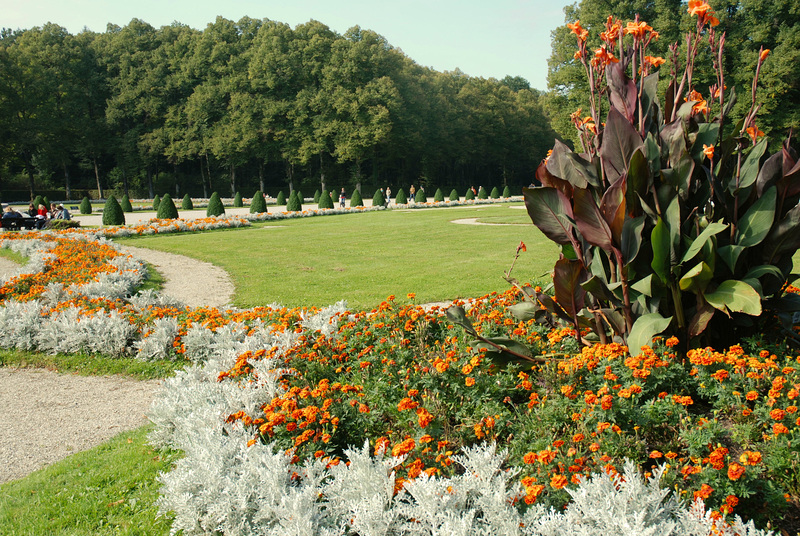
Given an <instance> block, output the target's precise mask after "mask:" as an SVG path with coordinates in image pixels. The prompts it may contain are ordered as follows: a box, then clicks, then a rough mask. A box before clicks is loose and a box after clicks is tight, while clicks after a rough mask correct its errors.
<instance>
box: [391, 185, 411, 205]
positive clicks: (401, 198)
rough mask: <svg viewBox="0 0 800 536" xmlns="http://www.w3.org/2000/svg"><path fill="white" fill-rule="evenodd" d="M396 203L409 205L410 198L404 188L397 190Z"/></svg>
mask: <svg viewBox="0 0 800 536" xmlns="http://www.w3.org/2000/svg"><path fill="white" fill-rule="evenodd" d="M394 202H395V204H396V205H407V204H408V198H407V197H406V193H405V191H403V189H402V188H400V189H399V190H397V195H396V196H394Z"/></svg>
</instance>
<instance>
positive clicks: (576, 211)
mask: <svg viewBox="0 0 800 536" xmlns="http://www.w3.org/2000/svg"><path fill="white" fill-rule="evenodd" d="M573 200H574V203H575V206H574V207H573V209H572V210H573V216H574V220H575V224H576V225H577V226H578V230H579V231H580V232H581V235H583V238H584V239H586V241H587V242H589V243H590V244H592V245H593V246H597V247H599V248H601V249H603V250H605V251H608V252H611V251H612V247H613V245H612V236H611V229H610V228H609V227H608V224H607V223H606V221H605V219H603V215H602V214H601V213H600V208H599V207H598V206H597V203H595V202H594V196H592V192H590V191H589V190H575V192H574V194H573Z"/></svg>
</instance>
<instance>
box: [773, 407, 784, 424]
mask: <svg viewBox="0 0 800 536" xmlns="http://www.w3.org/2000/svg"><path fill="white" fill-rule="evenodd" d="M769 416H770V418H771V419H772V420H774V421H782V420H783V418H784V417H786V412H785V411H783V410H782V409H773V410H772V411H770V412H769Z"/></svg>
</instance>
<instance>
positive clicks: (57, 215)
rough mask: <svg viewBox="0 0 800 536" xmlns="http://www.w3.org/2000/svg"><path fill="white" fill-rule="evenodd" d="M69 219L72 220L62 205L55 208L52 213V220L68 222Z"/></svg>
mask: <svg viewBox="0 0 800 536" xmlns="http://www.w3.org/2000/svg"><path fill="white" fill-rule="evenodd" d="M54 206H55V205H54ZM71 218H72V216H70V213H69V211H68V210H67V209H65V208H64V205H58V206H56V209H55V211H54V212H53V219H55V220H69V219H71Z"/></svg>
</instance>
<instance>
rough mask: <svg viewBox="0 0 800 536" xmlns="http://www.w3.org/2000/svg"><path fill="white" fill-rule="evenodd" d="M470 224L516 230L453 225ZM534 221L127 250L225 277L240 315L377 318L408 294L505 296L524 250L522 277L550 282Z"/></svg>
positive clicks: (274, 232)
mask: <svg viewBox="0 0 800 536" xmlns="http://www.w3.org/2000/svg"><path fill="white" fill-rule="evenodd" d="M463 218H479V219H481V220H483V219H486V220H487V221H490V220H491V221H490V223H512V224H513V225H502V226H499V225H491V226H489V225H459V224H454V223H451V221H452V220H456V219H463ZM526 219H527V215H526V213H525V211H524V210H520V209H514V208H511V207H510V206H508V205H501V206H487V207H480V208H473V207H467V208H453V209H435V210H407V211H401V210H393V211H387V212H368V213H363V214H353V215H341V216H326V217H314V218H303V219H293V220H283V221H278V222H269V223H265V224H256V225H254V226H253V227H251V228H247V229H235V230H228V231H215V232H207V233H195V234H188V233H187V234H170V235H161V236H148V237H141V238H132V239H125V240H120V242H129V243H131V244H132V245H136V246H140V247H146V248H152V249H157V250H161V251H167V252H171V253H178V254H181V255H186V256H189V257H194V258H197V259H201V260H204V261H207V262H211V263H212V264H215V265H217V266H220V267H222V268H224V269H225V270H227V271H228V273H230V274H231V276H232V278H233V280H234V284H235V286H236V298H235V305H237V306H239V307H255V306H259V305H267V304H270V303H280V304H282V305H286V306H290V307H294V306H310V305H314V306H325V305H329V304H331V303H334V302H337V301H339V300H341V299H346V300H347V302H348V305H349V306H350V307H351V308H353V309H371V308H373V307H375V306H377V305H378V304H379V303H380V302H381V301H383V300H384V299H386V297H387V296H389V295H395V296H397V297H398V298H401V297H402V298H405V296H406V294H407V293H409V292H413V293H415V294H416V296H417V297H416V300H417V302H433V301H444V300H451V299H454V298H468V297H476V296H481V295H484V294H487V293H490V292H493V291H503V290H505V289H507V288H508V283H506V281H505V280H503V279H502V275H503V272H504V271H506V270H507V269H508V268H509V267H510V265H511V261H512V260H513V257H514V252H515V251H516V248H517V246H518V245H519V243H520V241H523V242H525V244H526V245H527V248H528V251H527V253H523V254H522V255H521V257H520V259H519V260H518V262H517V264H516V267H515V269H514V272H513V275H514V276H516V277H517V278H518V279H519V280H520V281H541V280H544V279H545V278H546V275H547V274H548V273H549V271H550V270H551V269H552V266H553V262H554V261H555V259H556V258H557V255H558V249H557V247H556V246H555V245H554V244H553V243H551V242H550V241H549V240H547V239H546V238H545V237H544V235H542V234H541V232H539V231H538V229H536V228H535V227H534V226H533V225H532V224H531V223H530V219H527V222H526ZM494 220H497V221H494Z"/></svg>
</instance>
